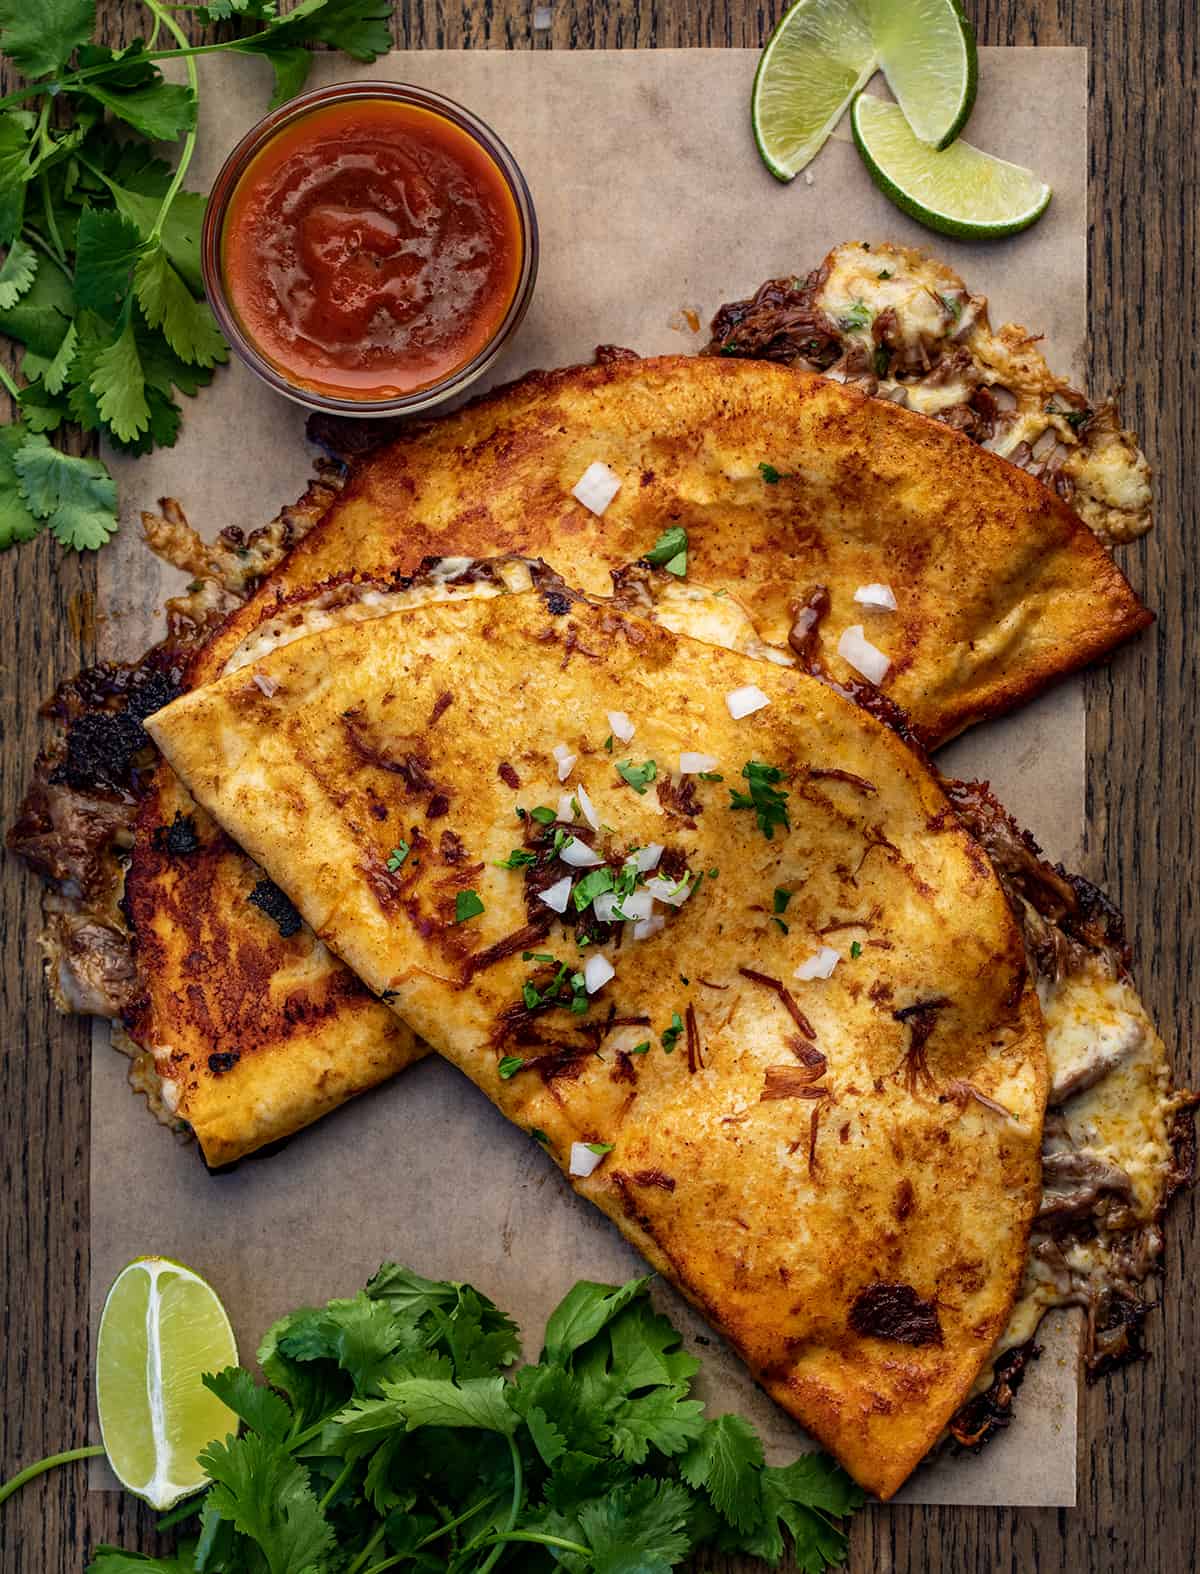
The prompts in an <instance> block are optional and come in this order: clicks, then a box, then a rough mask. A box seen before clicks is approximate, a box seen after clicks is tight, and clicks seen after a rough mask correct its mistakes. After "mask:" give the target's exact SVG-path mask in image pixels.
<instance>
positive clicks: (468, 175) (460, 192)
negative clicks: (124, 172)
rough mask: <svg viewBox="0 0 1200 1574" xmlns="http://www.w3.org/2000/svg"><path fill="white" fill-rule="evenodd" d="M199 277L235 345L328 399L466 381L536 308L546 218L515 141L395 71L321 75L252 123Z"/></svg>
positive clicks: (286, 381) (388, 402)
mask: <svg viewBox="0 0 1200 1574" xmlns="http://www.w3.org/2000/svg"><path fill="white" fill-rule="evenodd" d="M203 256H204V265H205V283H206V285H207V286H208V289H209V297H210V300H211V301H212V303H213V308H214V310H215V311H216V313H217V316H218V319H219V320H220V321H221V325H222V327H223V328H224V330H225V332H226V336H227V337H228V338H230V340H231V342H232V343H233V344H234V346H235V348H236V349H238V350H239V352H240V353H241V354H242V356H243V358H244V359H246V360H247V361H248V362H249V364H250V365H252V366H253V367H254V368H255V370H257V371H259V372H260V374H261V375H263V376H265V377H266V378H267V380H268V381H270V382H272V383H274V384H275V386H277V387H280V388H281V389H282V391H284V392H286V393H289V394H291V395H292V397H293V398H297V399H299V400H300V401H301V402H302V403H305V404H310V405H314V406H316V407H318V408H325V409H329V408H332V409H338V410H343V411H345V410H353V411H355V412H356V413H358V414H385V413H393V412H395V411H396V410H405V409H419V408H423V407H424V406H425V405H428V404H431V403H434V402H435V401H436V400H438V399H441V398H446V397H448V396H449V395H450V394H452V393H455V392H457V391H459V389H460V388H462V387H465V386H466V384H467V383H468V382H470V381H473V380H474V378H475V377H477V376H478V375H480V373H481V372H482V371H483V370H484V369H485V368H486V367H487V366H488V365H490V364H491V362H492V361H493V360H494V359H495V357H496V355H497V354H498V353H499V351H500V348H501V347H502V345H503V343H504V342H505V341H506V339H507V338H508V336H509V335H510V334H511V333H512V331H513V330H514V329H515V327H516V326H517V323H518V322H519V321H520V319H521V317H522V316H523V315H524V311H525V307H526V305H527V304H528V300H529V297H530V294H531V293H532V287H533V279H534V276H535V274H536V266H537V228H536V220H535V219H534V215H533V206H532V202H531V200H530V198H529V193H528V190H527V188H526V187H525V183H524V181H523V179H522V178H521V174H520V171H519V170H518V168H517V166H516V164H515V163H514V161H513V159H512V156H511V154H509V153H508V150H507V149H506V148H505V147H504V145H503V143H501V142H500V141H499V139H498V138H496V137H495V136H494V134H493V133H491V132H490V131H489V130H488V129H487V128H486V127H485V126H484V125H483V123H482V122H481V121H478V120H476V119H475V117H474V116H472V115H470V114H469V112H468V111H466V110H464V109H462V108H461V106H459V105H456V104H452V103H451V102H450V101H449V100H448V99H443V98H441V97H440V96H439V95H437V94H432V93H429V92H427V91H425V90H423V89H417V88H412V87H407V86H399V85H392V84H387V83H353V84H343V85H341V86H338V87H334V88H323V89H320V90H319V91H318V92H316V93H310V94H307V95H306V96H305V97H304V98H302V99H298V100H294V101H293V102H292V103H290V104H288V105H286V106H285V108H284V109H283V110H282V111H278V112H277V113H276V114H275V115H273V116H269V117H268V118H267V120H265V121H263V122H262V124H261V125H260V126H258V127H256V128H255V129H254V131H252V132H251V133H250V134H249V136H248V137H246V138H244V139H243V141H242V142H241V143H240V144H239V146H238V147H237V148H236V149H235V150H234V152H233V153H232V154H231V155H230V158H229V160H228V161H227V162H226V165H225V168H224V169H223V170H222V172H221V175H220V176H219V177H218V180H217V184H216V186H215V187H214V189H213V196H212V198H211V199H210V202H209V208H208V211H207V213H206V216H205V232H204V245H203Z"/></svg>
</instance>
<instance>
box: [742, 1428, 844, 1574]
mask: <svg viewBox="0 0 1200 1574" xmlns="http://www.w3.org/2000/svg"><path fill="white" fill-rule="evenodd" d="M762 1499H763V1511H764V1517H763V1522H762V1524H761V1525H760V1526H759V1527H758V1528H757V1529H756V1530H755V1531H754V1532H753V1533H751V1534H749V1535H744V1536H742V1537H740V1538H739V1539H738V1542H737V1546H738V1550H740V1551H742V1552H748V1553H750V1554H751V1555H752V1556H755V1557H760V1558H765V1559H766V1560H767V1561H768V1562H771V1563H777V1562H778V1561H779V1559H780V1558H781V1557H782V1556H783V1553H784V1550H785V1548H784V1540H783V1534H782V1531H781V1529H780V1526H781V1525H783V1526H786V1528H787V1529H788V1530H789V1531H790V1532H791V1535H792V1556H793V1559H794V1560H795V1563H796V1565H797V1567H798V1568H799V1569H800V1570H801V1574H822V1570H824V1569H826V1568H832V1567H835V1566H838V1565H840V1564H841V1563H842V1562H843V1561H844V1560H845V1557H846V1553H847V1551H848V1544H847V1540H846V1534H845V1532H844V1531H843V1530H842V1529H841V1528H840V1527H839V1526H836V1525H832V1524H830V1522H829V1518H828V1516H829V1515H831V1514H832V1515H834V1516H835V1517H837V1518H839V1519H840V1518H843V1517H844V1516H846V1515H847V1514H851V1513H853V1512H854V1510H855V1509H856V1508H858V1507H859V1506H860V1505H861V1504H862V1503H863V1501H864V1494H863V1492H862V1491H861V1489H860V1488H859V1487H857V1486H856V1485H855V1483H854V1482H853V1481H852V1480H851V1479H850V1477H849V1476H848V1475H847V1474H846V1473H845V1471H844V1470H842V1469H841V1468H840V1466H838V1465H837V1464H835V1463H834V1461H833V1460H832V1459H830V1458H829V1456H828V1455H826V1454H803V1455H801V1457H800V1458H799V1459H797V1460H795V1461H794V1462H793V1463H792V1464H790V1465H786V1466H784V1467H782V1468H768V1469H766V1470H764V1471H763V1473H762Z"/></svg>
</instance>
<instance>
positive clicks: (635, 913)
mask: <svg viewBox="0 0 1200 1574" xmlns="http://www.w3.org/2000/svg"><path fill="white" fill-rule="evenodd" d="M618 906H619V907H620V909H621V917H622V918H649V917H650V914H651V913H652V912H653V911H654V898H653V897H652V896H651V895H650V892H649V891H630V893H629V895H628V896H622V897H620V898H619V899H618Z"/></svg>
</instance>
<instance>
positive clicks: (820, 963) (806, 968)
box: [796, 945, 842, 980]
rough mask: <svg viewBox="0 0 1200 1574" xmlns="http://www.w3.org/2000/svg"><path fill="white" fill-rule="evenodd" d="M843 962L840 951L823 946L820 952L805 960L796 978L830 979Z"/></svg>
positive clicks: (798, 969)
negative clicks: (831, 974)
mask: <svg viewBox="0 0 1200 1574" xmlns="http://www.w3.org/2000/svg"><path fill="white" fill-rule="evenodd" d="M841 960H842V954H841V952H840V951H835V950H834V949H833V947H832V946H827V945H823V946H822V947H821V949H820V950H819V951H814V952H813V954H812V955H811V956H806V957H805V958H804V960H803V962H801V964H800V966H799V967H798V968H797V969H796V977H797V978H803V979H806V980H807V979H810V978H828V977H829V975H830V973H832V972H833V970H834V968H835V967H836V966H837V965H838V963H839V962H840V961H841Z"/></svg>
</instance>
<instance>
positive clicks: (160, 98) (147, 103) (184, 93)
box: [75, 71, 196, 142]
mask: <svg viewBox="0 0 1200 1574" xmlns="http://www.w3.org/2000/svg"><path fill="white" fill-rule="evenodd" d="M155 76H156V77H157V78H158V80H157V81H153V82H147V83H146V84H145V85H144V86H141V87H135V88H132V89H129V90H126V91H124V92H121V91H119V90H118V89H117V88H115V87H111V86H106V85H105V84H104V83H103V82H102V81H98V80H95V79H93V80H92V81H89V82H81V83H80V84H79V86H78V87H77V88H76V89H75V91H76V92H78V93H86V94H87V96H88V97H89V98H92V99H95V101H96V103H98V104H102V105H103V106H104V108H105V109H107V110H108V112H109V114H110V115H115V116H116V117H117V119H118V120H123V121H124V122H125V123H126V125H129V126H132V127H133V129H134V130H135V131H137V132H139V133H140V134H141V135H142V136H143V137H149V138H150V140H151V141H152V142H174V141H175V139H176V138H177V137H181V136H183V135H184V133H185V132H188V131H191V130H192V128H193V127H194V126H195V124H196V95H195V94H194V93H193V92H192V90H191V88H190V87H182V86H180V85H179V84H177V83H175V82H165V81H163V79H162V77H161V75H160V74H159V73H158V72H157V71H156V72H155Z"/></svg>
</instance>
